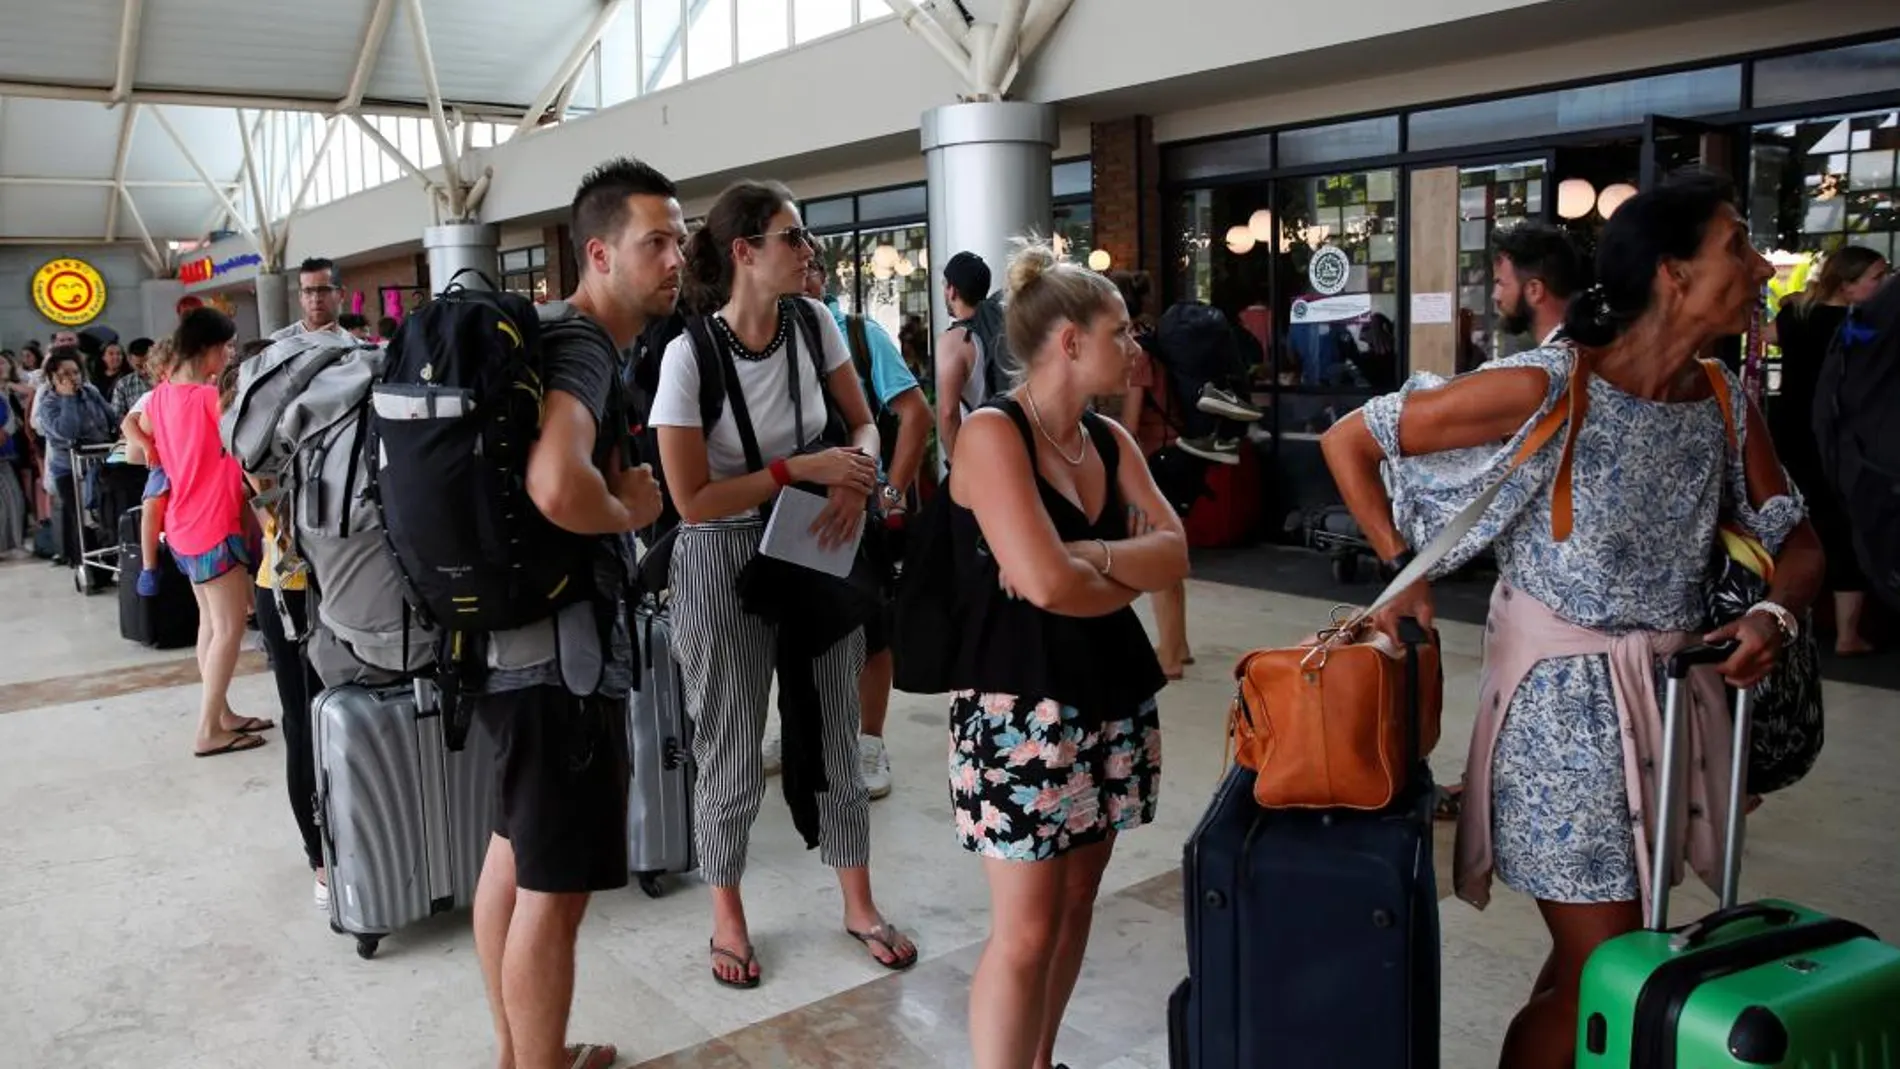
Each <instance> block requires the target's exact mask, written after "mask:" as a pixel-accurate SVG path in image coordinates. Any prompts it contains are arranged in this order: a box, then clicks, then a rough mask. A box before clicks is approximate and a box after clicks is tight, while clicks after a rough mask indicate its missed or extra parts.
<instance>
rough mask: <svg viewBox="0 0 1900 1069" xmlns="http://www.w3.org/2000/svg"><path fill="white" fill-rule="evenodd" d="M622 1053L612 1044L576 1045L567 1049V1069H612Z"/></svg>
mask: <svg viewBox="0 0 1900 1069" xmlns="http://www.w3.org/2000/svg"><path fill="white" fill-rule="evenodd" d="M619 1060H620V1052H619V1051H618V1050H615V1049H614V1046H613V1044H611V1043H604V1044H603V1043H575V1044H572V1045H570V1046H569V1047H568V1048H567V1069H611V1067H612V1066H613V1064H614V1063H615V1062H617V1061H619Z"/></svg>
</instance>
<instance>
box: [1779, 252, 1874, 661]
mask: <svg viewBox="0 0 1900 1069" xmlns="http://www.w3.org/2000/svg"><path fill="white" fill-rule="evenodd" d="M1886 280H1887V260H1886V257H1884V256H1882V255H1880V254H1879V253H1877V252H1875V251H1874V250H1872V249H1868V248H1863V247H1861V246H1859V245H1849V246H1847V247H1845V248H1843V249H1840V250H1838V251H1836V252H1833V253H1830V254H1828V258H1827V262H1826V263H1825V264H1823V265H1822V267H1821V274H1820V277H1818V278H1816V279H1815V280H1814V281H1813V282H1812V283H1811V284H1810V285H1809V286H1808V288H1807V289H1806V290H1804V291H1802V292H1801V293H1800V294H1797V295H1796V296H1794V297H1791V298H1789V299H1788V301H1787V303H1786V305H1785V306H1784V307H1783V310H1782V314H1781V315H1780V316H1778V317H1777V318H1776V319H1775V321H1774V322H1773V323H1772V324H1771V328H1772V330H1773V332H1774V334H1775V338H1776V341H1777V342H1778V343H1779V344H1780V346H1781V392H1780V395H1779V396H1777V397H1773V398H1771V399H1769V401H1768V427H1769V430H1770V432H1771V433H1772V434H1773V435H1774V439H1775V448H1776V449H1778V450H1780V452H1781V456H1782V459H1783V460H1785V461H1786V462H1787V465H1788V474H1789V475H1791V476H1792V477H1793V478H1794V483H1795V485H1796V486H1797V487H1799V488H1800V489H1801V493H1802V494H1803V495H1805V496H1806V498H1807V502H1808V509H1809V510H1810V514H1811V517H1812V519H1813V520H1814V529H1815V530H1816V531H1817V532H1819V534H1820V536H1821V546H1822V548H1823V549H1824V550H1826V552H1827V589H1828V590H1830V591H1832V592H1833V595H1834V652H1835V653H1837V654H1839V655H1841V656H1843V657H1863V656H1866V655H1867V654H1869V653H1872V652H1873V650H1874V647H1873V644H1872V643H1870V642H1868V641H1867V637H1866V635H1864V634H1863V633H1862V631H1861V619H1862V617H1863V616H1864V615H1865V614H1866V612H1867V576H1866V575H1865V574H1863V573H1862V572H1861V570H1860V560H1859V558H1858V557H1857V556H1856V555H1855V553H1854V527H1853V523H1852V521H1851V520H1850V518H1849V517H1848V515H1847V509H1846V506H1845V504H1844V503H1843V502H1842V501H1841V499H1840V495H1839V494H1838V493H1836V492H1835V490H1834V487H1833V486H1832V485H1831V484H1830V483H1829V481H1828V477H1827V472H1826V470H1825V465H1823V464H1822V463H1821V447H1820V443H1819V442H1817V441H1816V440H1815V437H1814V400H1815V393H1816V392H1817V391H1818V390H1819V389H1820V385H1821V364H1822V362H1823V361H1825V360H1826V359H1827V353H1828V349H1829V348H1830V347H1831V346H1832V345H1833V344H1834V336H1835V335H1836V334H1838V333H1840V330H1841V324H1843V323H1845V322H1847V310H1848V309H1849V308H1851V307H1853V306H1854V305H1856V304H1859V303H1861V302H1862V301H1865V300H1867V299H1868V298H1869V297H1872V296H1873V295H1874V293H1875V292H1876V291H1878V290H1879V289H1880V284H1881V283H1882V282H1885V281H1886Z"/></svg>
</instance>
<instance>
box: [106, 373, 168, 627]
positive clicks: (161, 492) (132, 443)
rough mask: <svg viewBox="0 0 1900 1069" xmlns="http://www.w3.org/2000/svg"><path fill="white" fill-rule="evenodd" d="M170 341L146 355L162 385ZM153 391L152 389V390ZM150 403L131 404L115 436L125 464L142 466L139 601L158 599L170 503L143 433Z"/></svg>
mask: <svg viewBox="0 0 1900 1069" xmlns="http://www.w3.org/2000/svg"><path fill="white" fill-rule="evenodd" d="M172 352H173V350H172V340H171V339H170V338H161V339H159V340H158V341H157V342H154V343H153V345H152V348H151V350H150V351H149V352H148V353H147V356H146V361H145V366H146V368H147V369H148V373H149V374H150V375H151V377H152V380H153V381H154V382H155V383H157V382H164V381H165V379H166V377H167V376H169V375H170V374H171V370H172V364H173V362H174V361H173V359H172ZM155 388H156V387H154V389H155ZM151 401H152V392H151V390H147V391H146V392H144V393H142V394H140V395H139V396H138V399H137V400H135V401H133V402H132V407H131V408H130V409H129V410H127V412H126V414H125V418H124V419H122V420H120V421H119V432H120V433H121V434H123V435H124V436H125V447H126V448H125V459H126V463H128V464H143V465H145V469H146V474H145V490H144V492H143V497H142V500H141V503H140V508H139V577H138V586H137V590H138V594H139V596H140V597H142V598H155V597H157V596H158V589H159V577H158V566H159V559H158V543H159V539H160V538H161V537H163V535H164V533H165V506H166V505H167V504H168V503H169V502H170V501H171V481H170V480H169V479H167V478H166V477H165V465H164V464H163V462H162V461H161V460H160V458H159V455H158V444H157V443H156V442H154V441H152V436H151V435H150V434H149V433H147V432H146V429H145V420H144V418H143V417H144V415H145V407H146V406H147V405H149V404H150V403H151Z"/></svg>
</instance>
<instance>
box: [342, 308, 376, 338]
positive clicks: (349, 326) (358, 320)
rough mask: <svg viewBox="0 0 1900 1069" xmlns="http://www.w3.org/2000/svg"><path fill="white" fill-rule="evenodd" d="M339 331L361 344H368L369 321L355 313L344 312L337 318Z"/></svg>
mask: <svg viewBox="0 0 1900 1069" xmlns="http://www.w3.org/2000/svg"><path fill="white" fill-rule="evenodd" d="M336 325H337V329H338V330H341V331H342V332H343V333H345V334H348V335H349V336H350V337H352V338H355V339H356V340H357V341H360V342H368V341H369V340H370V336H369V320H368V319H367V318H365V317H363V316H360V315H357V314H356V313H354V312H344V313H343V314H342V315H340V316H337V317H336Z"/></svg>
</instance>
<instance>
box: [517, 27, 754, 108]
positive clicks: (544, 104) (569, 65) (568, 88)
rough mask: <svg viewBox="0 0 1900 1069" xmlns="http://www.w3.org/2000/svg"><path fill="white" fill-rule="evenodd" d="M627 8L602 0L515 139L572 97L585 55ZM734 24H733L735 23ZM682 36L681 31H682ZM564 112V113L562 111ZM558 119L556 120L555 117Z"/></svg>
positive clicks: (535, 103)
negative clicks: (555, 105) (563, 101)
mask: <svg viewBox="0 0 1900 1069" xmlns="http://www.w3.org/2000/svg"><path fill="white" fill-rule="evenodd" d="M625 6H626V0H605V2H604V3H602V4H601V5H600V10H599V11H597V12H595V13H594V18H593V21H591V22H589V23H588V24H587V29H586V30H585V31H583V32H582V33H581V37H580V40H578V41H575V42H574V47H573V48H571V49H569V50H568V53H567V58H566V59H564V60H562V61H561V65H560V66H559V67H557V68H556V69H555V71H554V77H552V78H549V79H548V84H547V85H545V86H542V87H541V91H540V92H539V93H536V94H535V97H534V103H532V104H530V105H528V113H527V114H526V115H523V116H522V117H521V125H519V126H517V127H515V136H517V137H519V136H520V135H522V134H525V133H527V132H528V131H529V130H532V129H534V128H535V126H537V125H538V124H539V123H540V122H541V116H542V115H544V114H546V113H547V110H548V107H549V105H551V104H553V103H554V102H555V101H557V100H565V99H566V98H567V97H568V96H569V95H570V94H571V93H572V91H573V90H572V86H573V85H574V79H576V78H578V77H580V72H581V68H582V67H583V66H585V65H586V63H587V54H588V53H589V52H592V51H593V50H594V46H595V45H597V44H599V43H600V38H601V36H602V35H603V34H605V33H606V32H607V31H608V30H609V29H611V28H613V24H614V19H615V18H617V17H619V15H620V9H621V8H622V7H625ZM735 22H736V20H735ZM682 32H684V29H683V28H682ZM563 110H565V109H563ZM556 118H559V116H556Z"/></svg>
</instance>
